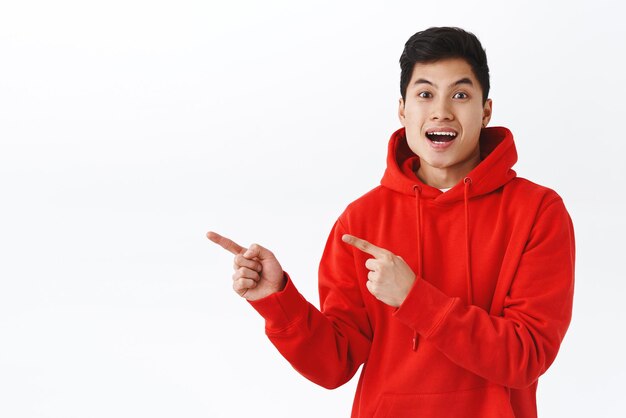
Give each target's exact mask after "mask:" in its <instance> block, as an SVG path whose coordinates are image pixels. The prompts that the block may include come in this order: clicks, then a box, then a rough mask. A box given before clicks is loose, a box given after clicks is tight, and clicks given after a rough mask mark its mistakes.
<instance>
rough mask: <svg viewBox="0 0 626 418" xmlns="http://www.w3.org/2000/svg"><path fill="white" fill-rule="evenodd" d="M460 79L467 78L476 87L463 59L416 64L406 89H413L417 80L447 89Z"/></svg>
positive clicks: (469, 67) (472, 73) (467, 64)
mask: <svg viewBox="0 0 626 418" xmlns="http://www.w3.org/2000/svg"><path fill="white" fill-rule="evenodd" d="M462 78H469V79H470V80H472V83H474V86H478V80H477V79H476V76H475V75H474V72H473V71H472V67H471V66H470V65H469V63H468V62H467V61H465V60H464V59H463V58H445V59H441V60H438V61H434V62H418V63H416V64H415V66H414V67H413V73H412V75H411V81H410V82H409V86H408V88H409V89H410V88H413V87H414V83H415V81H416V80H418V79H425V80H428V81H430V82H431V83H433V84H434V85H436V86H438V87H447V86H448V85H450V84H451V83H454V82H455V81H457V80H460V79H462Z"/></svg>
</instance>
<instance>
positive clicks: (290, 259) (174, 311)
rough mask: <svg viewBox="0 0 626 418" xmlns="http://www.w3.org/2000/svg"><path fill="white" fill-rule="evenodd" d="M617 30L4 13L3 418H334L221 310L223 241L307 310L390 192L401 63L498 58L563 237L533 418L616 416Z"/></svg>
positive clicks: (605, 20)
mask: <svg viewBox="0 0 626 418" xmlns="http://www.w3.org/2000/svg"><path fill="white" fill-rule="evenodd" d="M623 16H624V10H623V9H622V6H618V2H617V1H615V2H607V1H602V0H596V1H592V2H586V3H582V2H576V1H573V2H572V1H570V2H549V1H541V2H536V3H533V2H530V3H529V2H503V1H493V2H485V1H474V2H470V1H459V2H446V1H431V2H425V1H411V2H387V3H383V2H381V1H378V2H371V1H355V2H338V1H319V0H318V1H298V2H295V1H292V2H288V1H282V2H281V1H263V2H261V1H258V2H253V1H247V2H244V1H228V2H227V1H222V2H213V1H209V2H206V1H186V0H183V1H180V0H179V1H137V0H132V1H131V0H123V1H120V0H109V1H66V0H63V1H54V2H51V1H15V0H13V1H6V0H2V1H1V2H0V416H2V417H111V416H115V417H138V416H150V417H175V416H176V417H244V416H251V415H253V416H257V417H295V416H298V417H320V416H329V417H347V416H349V412H350V409H351V405H352V398H353V395H354V390H355V386H356V379H353V381H351V382H350V383H348V384H347V385H345V386H344V387H342V388H340V389H337V390H334V391H327V390H325V389H322V388H319V387H317V386H316V385H314V384H313V383H311V382H309V381H307V380H306V379H304V378H303V377H301V376H300V375H299V374H298V373H297V372H296V371H294V370H293V369H292V368H291V366H290V365H289V364H288V363H287V362H286V361H285V360H284V359H283V358H282V357H281V356H280V355H279V354H278V352H277V351H276V350H275V349H274V347H273V346H272V345H271V343H270V342H269V340H267V338H266V337H265V335H264V332H263V321H262V320H261V318H260V317H259V316H258V315H257V314H256V312H254V311H253V310H252V309H251V308H250V307H249V306H248V305H247V303H246V302H245V301H244V300H243V299H240V298H239V297H238V296H237V295H236V294H235V293H234V292H233V291H232V289H231V284H232V282H231V274H232V256H231V255H230V254H229V253H227V252H225V251H223V250H222V249H221V248H219V247H217V246H216V245H214V244H212V243H210V242H209V241H208V240H207V239H206V238H205V233H206V231H208V230H215V231H217V232H220V233H222V234H224V235H227V236H229V237H231V238H233V239H234V240H236V241H238V242H239V243H240V244H242V245H244V246H248V245H249V244H251V243H252V242H258V243H260V244H261V245H264V246H266V247H268V248H270V249H271V250H272V251H273V252H274V253H275V254H276V255H277V256H278V259H279V260H280V262H281V264H282V266H283V268H284V269H285V270H287V271H288V272H290V274H291V275H292V277H293V278H294V281H295V282H296V285H297V286H298V288H299V289H300V291H301V292H302V293H303V294H304V295H305V296H306V297H307V298H308V299H309V300H310V301H312V302H313V303H314V304H316V305H317V303H318V301H317V283H316V280H317V277H316V275H317V265H318V262H319V259H320V257H321V254H322V250H323V246H324V243H325V240H326V237H327V235H328V233H329V231H330V228H331V226H332V224H333V222H334V221H335V219H336V218H337V216H339V214H340V213H341V211H342V210H343V209H344V208H345V206H346V205H347V204H348V203H349V202H351V201H352V200H354V199H355V198H357V197H359V196H360V195H362V194H363V193H365V192H366V191H368V190H370V189H371V188H373V187H375V186H376V185H378V183H379V181H380V178H381V176H382V174H383V170H384V167H385V157H386V150H387V141H388V139H389V136H390V135H391V133H392V132H393V131H394V130H395V129H397V128H398V127H399V126H400V125H399V122H398V120H397V117H396V111H397V101H398V98H399V95H400V93H399V75H400V69H399V65H398V58H399V57H400V53H401V52H402V48H403V46H404V42H405V41H406V40H407V39H408V38H409V36H411V35H412V34H413V33H415V32H417V31H418V30H423V29H426V28H428V27H430V26H444V25H446V26H460V27H463V28H465V29H467V30H469V31H472V32H474V33H475V34H476V35H477V36H478V37H479V39H480V40H481V42H482V43H483V46H484V47H485V48H486V50H487V55H488V58H489V65H490V69H491V82H492V90H491V94H490V97H491V98H492V99H493V103H494V116H493V119H492V121H491V123H490V125H492V126H495V125H504V126H507V127H509V128H510V129H511V130H512V131H513V133H514V135H515V139H516V142H517V147H518V152H519V155H520V162H519V163H518V164H517V165H516V167H515V168H516V170H517V172H518V174H519V175H520V176H523V177H526V178H529V179H531V180H533V181H535V182H538V183H540V184H543V185H546V186H549V187H552V188H554V189H556V190H557V191H558V192H559V194H561V196H562V197H563V199H564V200H565V203H566V205H567V207H568V209H569V211H570V214H571V216H572V218H573V221H574V225H575V228H576V238H577V257H578V258H577V276H576V279H577V283H576V297H575V306H574V316H573V321H572V324H571V327H570V330H569V332H568V334H567V336H566V338H565V341H564V343H563V345H562V349H561V352H560V354H559V356H558V358H557V360H556V362H555V363H554V365H553V366H552V368H551V369H550V370H549V371H548V372H547V373H546V374H545V375H544V377H542V378H541V380H540V385H539V392H538V401H539V412H540V415H541V416H543V417H591V416H593V417H616V416H623V415H622V414H623V409H624V407H623V393H624V389H626V387H625V384H624V380H625V378H626V376H625V369H626V367H625V365H626V362H625V360H624V357H623V354H621V353H623V352H624V351H625V350H626V346H625V345H626V344H625V343H624V328H625V327H624V323H625V320H626V315H625V313H624V303H623V300H624V295H623V294H624V291H625V290H626V285H625V284H624V280H625V277H624V273H623V272H624V268H623V260H624V249H625V246H624V244H623V237H624V235H625V233H626V231H625V229H626V228H625V224H626V220H625V219H626V216H625V213H626V199H625V193H624V192H625V190H624V181H625V180H626V179H625V175H624V151H626V146H625V145H624V141H626V137H625V135H624V120H625V119H624V111H625V106H624V102H625V101H626V87H625V82H624V77H625V75H624V74H625V69H626V68H625V65H624V55H625V52H624V50H625V47H624V40H625V39H626V29H625V25H624V22H623Z"/></svg>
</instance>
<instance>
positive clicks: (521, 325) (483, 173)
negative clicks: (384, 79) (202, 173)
mask: <svg viewBox="0 0 626 418" xmlns="http://www.w3.org/2000/svg"><path fill="white" fill-rule="evenodd" d="M400 64H401V68H402V74H401V81H400V86H401V94H402V98H401V99H400V103H399V109H398V115H399V118H400V122H401V123H402V126H403V128H401V129H399V130H397V131H396V132H394V133H393V134H392V136H391V139H390V141H389V148H388V156H387V168H386V170H385V173H384V175H383V177H382V180H381V185H380V186H378V187H376V188H374V189H372V190H371V191H369V192H368V193H366V194H365V195H363V196H361V197H360V198H359V199H357V200H356V201H354V202H352V203H351V204H349V205H348V206H347V207H346V209H345V210H344V212H343V213H342V214H341V215H340V216H339V219H338V220H337V221H336V222H335V224H334V226H333V228H332V230H331V232H330V236H329V237H328V241H327V243H326V247H325V250H324V253H323V255H322V260H321V262H320V267H319V291H320V310H318V309H317V308H315V307H314V306H313V305H311V304H310V303H308V302H307V301H306V300H305V299H304V298H303V297H302V296H301V295H300V293H298V291H297V289H296V286H295V284H294V282H293V281H292V279H291V278H290V276H289V275H288V274H287V273H286V272H284V271H283V269H282V268H281V266H280V264H279V263H278V261H277V260H276V258H275V256H274V255H273V254H272V253H271V252H270V251H269V250H267V249H265V248H263V247H262V246H260V245H258V244H252V245H251V246H250V248H247V249H246V248H243V247H241V246H239V245H237V244H235V243H234V242H232V241H231V240H229V239H227V238H224V237H222V236H220V235H218V234H216V233H214V232H209V233H208V237H209V239H211V240H212V241H214V242H216V243H217V244H220V245H221V246H222V247H224V248H226V249H227V250H229V251H231V252H232V253H233V254H235V260H234V262H235V265H234V268H235V273H234V274H233V280H234V282H233V287H234V289H235V291H236V292H237V293H239V294H240V295H241V296H242V297H244V298H246V299H247V300H248V302H249V303H250V304H251V305H252V306H253V307H254V308H255V309H256V310H257V311H258V312H259V313H260V314H261V315H262V316H263V317H264V318H265V320H266V333H267V335H268V337H269V338H270V340H271V341H272V343H273V344H274V345H275V346H276V347H277V348H278V350H279V351H280V352H281V353H282V355H283V356H284V357H285V358H286V359H287V360H288V361H289V362H290V363H291V364H292V365H293V367H295V368H296V369H297V370H298V371H299V372H300V373H301V374H303V375H304V376H305V377H307V378H308V379H310V380H311V381H313V382H315V383H317V384H319V385H322V386H324V387H326V388H335V387H338V386H340V385H342V384H344V383H345V382H347V381H348V380H350V379H351V378H352V376H353V375H354V374H355V372H356V370H357V369H358V367H359V366H360V365H361V364H364V367H363V371H362V373H361V376H360V379H359V383H358V388H357V393H356V396H355V399H354V405H353V410H352V416H353V417H389V418H399V417H476V418H478V417H480V418H489V417H516V418H530V417H536V416H537V407H536V401H535V393H536V389H537V380H538V378H539V376H541V374H543V373H544V372H545V371H546V370H547V368H548V367H549V366H550V364H551V363H552V362H553V361H554V358H555V356H556V354H557V351H558V349H559V345H560V343H561V341H562V339H563V337H564V334H565V332H566V330H567V328H568V325H569V322H570V318H571V310H572V297H573V286H574V232H573V228H572V223H571V220H570V217H569V215H568V213H567V211H566V209H565V206H564V205H563V201H562V200H561V198H560V197H559V196H558V195H557V194H556V193H555V192H554V191H552V190H550V189H548V188H545V187H542V186H539V185H537V184H534V183H531V182H530V181H528V180H525V179H522V178H519V177H517V176H516V173H515V172H514V171H513V170H512V169H511V167H512V166H513V164H514V163H515V162H516V160H517V153H516V150H515V145H514V142H513V136H512V134H511V132H510V131H509V130H508V129H506V128H504V127H486V126H487V124H488V122H489V119H490V117H491V110H492V102H491V100H490V99H488V94H489V69H488V66H487V59H486V55H485V52H484V50H483V48H482V46H481V44H480V42H479V41H478V39H477V38H476V37H475V36H474V35H473V34H471V33H467V32H465V31H463V30H461V29H458V28H430V29H428V30H425V31H422V32H418V33H416V34H415V35H413V36H412V37H411V38H410V39H409V40H408V41H407V43H406V45H405V49H404V52H403V53H402V56H401V58H400Z"/></svg>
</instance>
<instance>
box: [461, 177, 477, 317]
mask: <svg viewBox="0 0 626 418" xmlns="http://www.w3.org/2000/svg"><path fill="white" fill-rule="evenodd" d="M463 183H465V187H464V189H463V198H464V199H463V201H464V203H465V281H466V285H467V303H468V304H469V305H471V304H472V302H473V299H474V298H473V291H472V271H471V266H472V264H471V261H472V258H471V252H470V219H469V188H470V184H472V179H471V178H469V177H465V178H464V179H463Z"/></svg>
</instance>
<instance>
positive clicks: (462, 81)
mask: <svg viewBox="0 0 626 418" xmlns="http://www.w3.org/2000/svg"><path fill="white" fill-rule="evenodd" d="M417 84H430V85H431V86H433V87H435V88H436V87H437V85H436V84H433V83H432V82H431V81H428V80H426V79H425V78H418V79H417V80H415V83H413V85H414V86H415V85H417ZM461 84H468V85H470V86H472V87H474V83H472V80H470V79H469V78H468V77H464V78H462V79H460V80H457V81H455V82H454V83H452V84H450V87H454V86H458V85H461Z"/></svg>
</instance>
